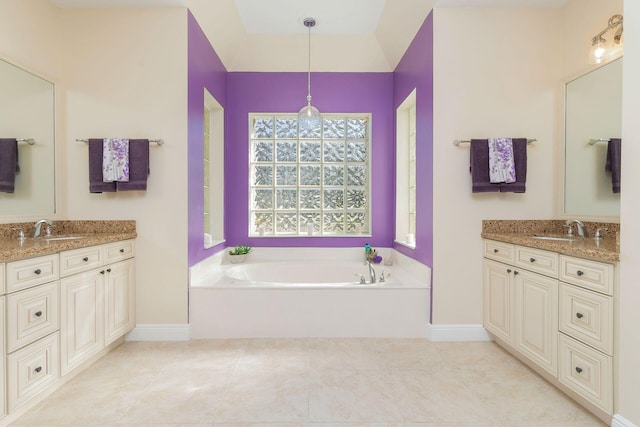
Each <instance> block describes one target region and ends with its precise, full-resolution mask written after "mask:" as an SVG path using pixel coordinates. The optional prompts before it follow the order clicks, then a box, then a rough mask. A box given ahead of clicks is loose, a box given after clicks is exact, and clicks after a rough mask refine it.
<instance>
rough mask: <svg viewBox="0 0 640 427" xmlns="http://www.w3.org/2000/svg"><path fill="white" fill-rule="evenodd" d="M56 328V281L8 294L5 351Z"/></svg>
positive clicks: (12, 349) (23, 344)
mask: <svg viewBox="0 0 640 427" xmlns="http://www.w3.org/2000/svg"><path fill="white" fill-rule="evenodd" d="M57 329H58V282H54V283H50V284H48V285H42V286H38V287H36V288H31V289H27V290H25V291H21V292H16V293H13V294H9V295H8V296H7V351H8V352H9V353H11V352H13V351H15V350H17V349H19V348H20V347H23V346H25V345H27V344H29V343H31V342H33V341H35V340H37V339H39V338H42V337H44V336H45V335H48V334H50V333H51V332H53V331H55V330H57Z"/></svg>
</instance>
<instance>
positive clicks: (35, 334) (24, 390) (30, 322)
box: [5, 254, 60, 413]
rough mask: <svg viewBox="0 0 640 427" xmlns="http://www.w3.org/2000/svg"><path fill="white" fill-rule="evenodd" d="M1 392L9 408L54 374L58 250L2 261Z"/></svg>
mask: <svg viewBox="0 0 640 427" xmlns="http://www.w3.org/2000/svg"><path fill="white" fill-rule="evenodd" d="M5 275H6V292H7V294H6V296H5V303H6V307H5V311H6V325H5V326H6V329H5V331H6V336H5V338H6V343H5V345H6V347H5V348H6V353H5V354H6V368H7V375H6V395H7V410H8V412H9V413H11V412H13V411H14V410H16V409H17V408H19V407H21V406H22V405H24V404H25V403H27V402H28V401H30V400H31V399H33V398H34V397H36V396H37V395H40V394H41V393H43V392H44V391H45V390H46V389H48V388H49V387H50V386H52V385H54V384H55V383H56V381H57V380H58V378H59V377H60V375H59V369H58V365H59V364H58V361H59V360H58V356H59V352H58V341H59V312H58V309H59V301H58V294H59V289H58V288H59V281H58V279H59V264H58V254H55V255H46V256H41V257H36V258H29V259H25V260H20V261H12V262H8V263H7V264H6V274H5Z"/></svg>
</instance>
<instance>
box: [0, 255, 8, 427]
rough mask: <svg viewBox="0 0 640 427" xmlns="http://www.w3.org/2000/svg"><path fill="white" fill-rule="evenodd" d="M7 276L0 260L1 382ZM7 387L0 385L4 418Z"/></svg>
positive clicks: (0, 410)
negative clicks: (5, 278)
mask: <svg viewBox="0 0 640 427" xmlns="http://www.w3.org/2000/svg"><path fill="white" fill-rule="evenodd" d="M4 277H5V264H4V263H1V262H0V384H2V385H4V384H5V366H6V364H5V354H6V353H5V348H4V331H5V325H4V319H5V314H4V304H5V303H4V300H5V296H4V295H5V293H6V292H7V291H6V286H5V283H4ZM5 388H6V387H0V418H2V417H3V416H4V415H5V414H6V413H7V408H6V406H5V402H6V398H5Z"/></svg>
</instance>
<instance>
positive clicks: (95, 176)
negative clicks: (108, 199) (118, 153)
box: [88, 139, 116, 193]
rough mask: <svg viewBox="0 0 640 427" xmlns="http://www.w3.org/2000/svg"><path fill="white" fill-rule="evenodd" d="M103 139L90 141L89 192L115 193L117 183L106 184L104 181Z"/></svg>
mask: <svg viewBox="0 0 640 427" xmlns="http://www.w3.org/2000/svg"><path fill="white" fill-rule="evenodd" d="M103 143H104V140H103V139H90V140H89V150H88V151H89V192H90V193H102V192H115V191H116V183H115V182H104V181H103V180H102V148H103Z"/></svg>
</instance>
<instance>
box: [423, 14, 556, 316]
mask: <svg viewBox="0 0 640 427" xmlns="http://www.w3.org/2000/svg"><path fill="white" fill-rule="evenodd" d="M434 19H435V20H434V38H435V45H434V64H435V65H434V80H435V81H434V91H435V92H434V123H435V125H434V148H433V150H434V162H433V163H434V171H433V173H434V183H435V184H434V187H435V188H434V226H433V229H434V261H433V263H434V265H433V276H434V277H433V287H434V290H433V323H434V324H480V323H482V304H481V301H482V241H481V238H480V231H481V227H482V220H483V219H528V218H550V217H551V216H552V215H553V202H554V199H553V196H554V193H553V189H554V182H555V181H554V174H553V173H552V171H553V165H554V154H555V144H556V128H555V126H556V114H557V113H556V110H557V98H556V92H557V85H558V79H559V75H560V71H561V66H562V65H561V64H562V58H561V47H560V45H559V43H558V40H560V39H561V36H562V33H561V16H560V14H559V12H558V10H557V9H517V8H516V9H513V8H510V9H509V8H496V9H473V8H462V9H436V10H435V15H434ZM491 136H512V137H527V138H537V139H538V142H536V143H534V144H532V145H530V146H529V150H528V172H527V192H526V193H525V194H513V193H504V194H500V193H487V194H472V193H471V175H470V173H469V146H468V145H461V146H459V147H454V146H453V145H452V142H453V140H454V139H468V138H474V137H475V138H480V137H484V138H486V137H491Z"/></svg>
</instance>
